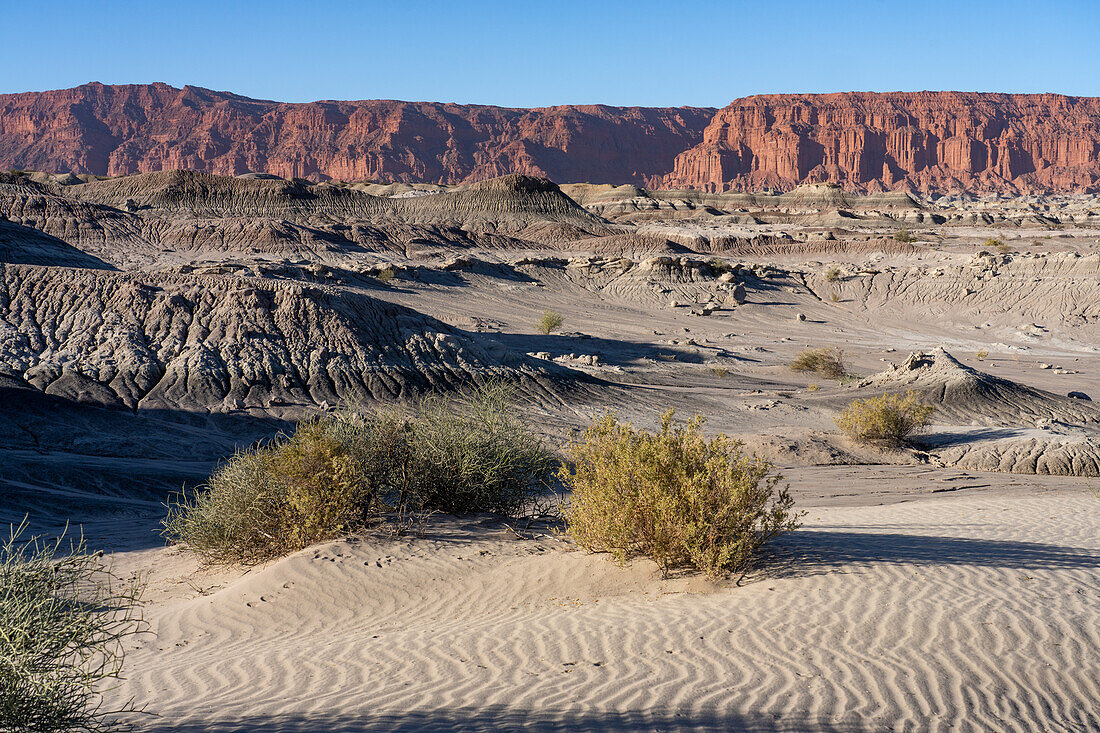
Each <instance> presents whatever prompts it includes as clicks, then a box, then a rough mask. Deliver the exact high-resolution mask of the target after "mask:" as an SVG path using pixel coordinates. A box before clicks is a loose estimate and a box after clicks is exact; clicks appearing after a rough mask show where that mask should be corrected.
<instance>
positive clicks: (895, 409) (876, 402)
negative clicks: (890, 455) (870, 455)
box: [836, 390, 935, 448]
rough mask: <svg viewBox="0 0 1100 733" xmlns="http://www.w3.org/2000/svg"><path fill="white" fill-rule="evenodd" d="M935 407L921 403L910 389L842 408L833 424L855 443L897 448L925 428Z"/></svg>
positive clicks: (856, 402) (855, 402)
mask: <svg viewBox="0 0 1100 733" xmlns="http://www.w3.org/2000/svg"><path fill="white" fill-rule="evenodd" d="M934 409H935V408H933V407H932V406H931V405H925V404H923V403H921V401H920V397H919V395H917V393H916V392H914V391H913V390H909V391H907V392H906V393H905V394H904V395H900V394H892V395H886V394H884V395H882V396H880V397H871V398H868V399H866V400H855V401H854V402H852V403H850V404H849V405H848V407H846V408H845V409H844V412H842V413H841V414H840V415H839V416H838V417H837V418H836V424H837V427H839V428H840V429H841V430H842V431H843V432H844V434H845V435H847V436H848V437H849V438H851V439H852V440H854V441H856V442H858V443H869V444H880V445H885V446H888V447H894V448H896V447H900V446H902V445H904V444H905V442H906V441H907V440H908V439H909V438H910V436H912V435H913V434H914V433H915V432H917V431H919V430H921V429H923V428H924V427H925V426H927V425H928V419H929V417H931V415H932V412H933V411H934Z"/></svg>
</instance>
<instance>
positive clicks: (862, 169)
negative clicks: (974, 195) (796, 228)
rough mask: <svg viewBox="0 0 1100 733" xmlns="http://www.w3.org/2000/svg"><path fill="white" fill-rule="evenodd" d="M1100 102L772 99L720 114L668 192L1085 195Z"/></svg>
mask: <svg viewBox="0 0 1100 733" xmlns="http://www.w3.org/2000/svg"><path fill="white" fill-rule="evenodd" d="M1098 180H1100V99H1097V98H1092V97H1066V96H1061V95H1057V94H987V93H964V92H917V93H890V94H873V93H856V92H853V93H843V94H800V95H762V96H755V97H747V98H745V99H740V100H737V101H736V102H734V103H733V104H731V105H729V106H728V107H726V108H724V109H722V110H720V111H719V112H718V113H717V114H716V115H715V117H714V119H713V120H712V121H711V123H710V124H709V125H708V126H707V129H706V131H705V132H704V134H703V142H702V143H700V144H699V145H696V146H695V147H693V148H692V149H691V150H687V151H685V152H683V153H681V154H680V155H679V156H677V158H676V166H675V170H674V171H673V172H672V173H671V174H670V175H668V176H666V177H665V178H664V179H663V181H662V185H663V186H665V187H670V188H675V187H685V188H702V189H706V190H711V191H715V190H717V191H723V190H728V189H740V190H752V189H760V188H765V187H772V188H777V189H781V190H788V189H790V188H793V187H794V186H796V185H798V184H799V183H807V182H811V183H816V182H825V181H828V182H835V183H840V184H843V185H844V186H845V187H846V188H849V189H853V190H866V191H878V190H883V189H907V190H918V191H922V192H932V191H944V190H955V189H964V190H970V191H997V192H1006V193H1026V192H1044V191H1085V190H1091V189H1095V187H1096V185H1097V181H1098Z"/></svg>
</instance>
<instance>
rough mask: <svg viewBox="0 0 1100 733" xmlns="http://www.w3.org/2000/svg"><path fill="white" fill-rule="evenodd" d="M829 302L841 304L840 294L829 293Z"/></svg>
mask: <svg viewBox="0 0 1100 733" xmlns="http://www.w3.org/2000/svg"><path fill="white" fill-rule="evenodd" d="M829 300H831V301H833V302H834V303H839V302H840V293H829Z"/></svg>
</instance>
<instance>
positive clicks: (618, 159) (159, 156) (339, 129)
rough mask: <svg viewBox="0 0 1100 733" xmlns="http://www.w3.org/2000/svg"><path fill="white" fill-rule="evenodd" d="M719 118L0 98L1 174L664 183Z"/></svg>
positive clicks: (137, 95)
mask: <svg viewBox="0 0 1100 733" xmlns="http://www.w3.org/2000/svg"><path fill="white" fill-rule="evenodd" d="M714 112H715V110H714V109H710V108H707V109H697V108H691V107H683V108H679V109H655V108H644V107H606V106H602V105H586V106H560V107H548V108H544V109H510V108H504V107H491V106H482V105H460V104H447V103H438V102H399V101H391V100H369V101H359V102H340V101H321V102H308V103H300V104H291V103H281V102H270V101H265V100H257V99H249V98H248V97H242V96H239V95H236V94H230V93H227V92H215V91H211V90H209V89H201V88H198V87H190V86H187V87H184V88H183V89H177V88H175V87H171V86H168V85H167V84H159V83H158V84H140V85H124V86H108V85H104V84H98V83H94V84H85V85H83V86H80V87H76V88H73V89H64V90H59V91H50V92H29V93H25V94H7V95H0V169H9V168H29V169H35V170H45V171H48V172H56V173H65V172H73V173H95V174H99V175H104V174H106V175H127V174H131V173H145V172H149V171H155V170H166V169H187V170H197V171H203V172H207V173H216V174H219V175H238V174H241V173H248V172H260V173H273V174H275V175H279V176H282V177H284V178H293V177H302V178H310V179H314V180H317V179H337V180H349V181H350V180H362V179H370V180H380V181H387V182H388V181H401V182H406V183H414V182H430V183H466V182H471V181H481V180H486V179H490V178H496V177H498V176H502V175H507V174H509V173H520V174H525V175H531V176H542V177H547V178H551V179H554V180H558V181H591V182H593V183H626V182H633V183H637V184H640V185H646V184H652V183H656V182H657V181H658V180H659V179H660V177H661V176H662V175H664V174H667V173H669V172H670V171H671V170H672V164H673V161H674V160H675V157H676V155H677V154H679V153H680V152H682V151H683V150H686V149H687V148H689V147H691V146H692V145H695V144H696V143H698V142H700V141H701V140H702V132H703V128H704V127H706V124H707V122H709V121H710V118H711V117H713V115H714Z"/></svg>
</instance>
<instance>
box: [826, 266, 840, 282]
mask: <svg viewBox="0 0 1100 733" xmlns="http://www.w3.org/2000/svg"><path fill="white" fill-rule="evenodd" d="M825 279H826V280H828V281H829V282H831V283H832V282H836V281H837V280H839V279H840V268H839V267H837V266H836V265H830V266H829V268H828V269H827V270H825Z"/></svg>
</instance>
